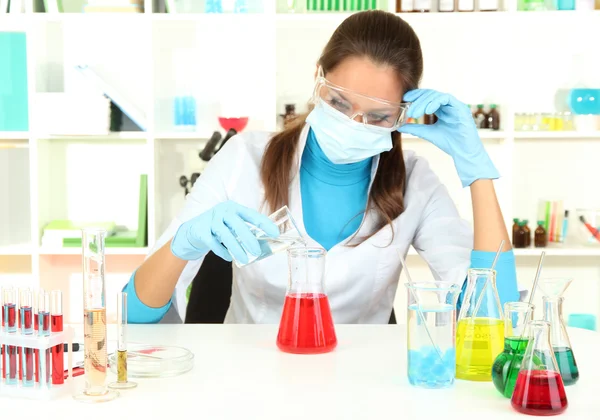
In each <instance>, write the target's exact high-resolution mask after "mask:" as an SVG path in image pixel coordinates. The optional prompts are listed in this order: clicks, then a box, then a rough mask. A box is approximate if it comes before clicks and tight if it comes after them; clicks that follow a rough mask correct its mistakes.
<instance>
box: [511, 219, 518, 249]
mask: <svg viewBox="0 0 600 420" xmlns="http://www.w3.org/2000/svg"><path fill="white" fill-rule="evenodd" d="M518 233H519V219H517V218H514V219H513V225H512V245H513V247H514V246H515V243H516V242H515V240H516V239H517V234H518Z"/></svg>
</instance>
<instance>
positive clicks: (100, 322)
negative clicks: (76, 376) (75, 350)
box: [83, 309, 107, 395]
mask: <svg viewBox="0 0 600 420" xmlns="http://www.w3.org/2000/svg"><path fill="white" fill-rule="evenodd" d="M83 314H84V315H83V319H84V324H83V339H84V367H85V384H86V391H85V393H86V394H88V395H103V394H105V393H106V392H107V390H106V386H105V383H106V365H107V354H106V309H94V310H91V311H84V312H83Z"/></svg>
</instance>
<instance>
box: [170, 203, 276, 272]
mask: <svg viewBox="0 0 600 420" xmlns="http://www.w3.org/2000/svg"><path fill="white" fill-rule="evenodd" d="M246 222H248V223H250V224H251V225H254V226H256V227H257V228H259V229H261V230H263V231H264V232H265V233H266V234H267V235H269V236H270V237H273V238H276V237H277V236H279V229H278V227H277V226H276V225H275V223H273V221H271V219H269V218H268V217H267V216H265V215H264V214H261V213H259V212H257V211H256V210H252V209H249V208H247V207H244V206H241V205H239V204H237V203H235V202H233V201H226V202H224V203H220V204H217V205H216V206H215V207H213V208H212V209H210V210H208V211H207V212H205V213H203V214H201V215H199V216H196V217H194V218H193V219H191V220H188V221H187V222H185V223H183V224H182V225H181V226H180V227H179V229H178V230H177V233H176V234H175V236H174V237H173V240H172V241H171V252H172V253H173V255H175V256H176V257H177V258H180V259H182V260H187V261H190V260H197V259H200V258H202V257H203V256H204V255H205V254H207V253H208V252H209V251H212V252H214V253H215V254H216V255H218V256H219V257H221V258H223V259H224V260H226V261H231V256H232V255H233V257H234V258H235V259H236V260H238V261H239V262H241V263H242V264H245V263H247V262H248V256H247V254H246V252H245V251H244V248H246V249H247V250H248V251H249V252H251V253H252V254H254V255H260V253H261V250H260V244H259V243H258V240H257V239H256V237H255V236H254V235H253V234H252V232H251V231H250V227H249V226H248V224H247V223H246ZM236 237H237V239H236ZM242 245H243V247H244V248H242Z"/></svg>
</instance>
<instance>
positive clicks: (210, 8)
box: [205, 0, 223, 13]
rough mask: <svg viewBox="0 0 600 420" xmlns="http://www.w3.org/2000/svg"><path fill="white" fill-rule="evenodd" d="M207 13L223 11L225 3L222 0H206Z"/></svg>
mask: <svg viewBox="0 0 600 420" xmlns="http://www.w3.org/2000/svg"><path fill="white" fill-rule="evenodd" d="M205 11H206V13H223V3H222V2H221V0H206V8H205Z"/></svg>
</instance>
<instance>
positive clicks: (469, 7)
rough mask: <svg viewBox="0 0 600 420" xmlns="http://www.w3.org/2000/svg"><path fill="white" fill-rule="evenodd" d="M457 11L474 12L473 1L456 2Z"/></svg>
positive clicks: (462, 0) (461, 0) (459, 0)
mask: <svg viewBox="0 0 600 420" xmlns="http://www.w3.org/2000/svg"><path fill="white" fill-rule="evenodd" d="M458 11H459V12H473V11H475V0H458Z"/></svg>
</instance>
